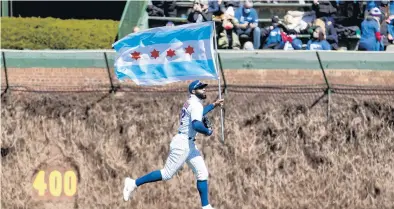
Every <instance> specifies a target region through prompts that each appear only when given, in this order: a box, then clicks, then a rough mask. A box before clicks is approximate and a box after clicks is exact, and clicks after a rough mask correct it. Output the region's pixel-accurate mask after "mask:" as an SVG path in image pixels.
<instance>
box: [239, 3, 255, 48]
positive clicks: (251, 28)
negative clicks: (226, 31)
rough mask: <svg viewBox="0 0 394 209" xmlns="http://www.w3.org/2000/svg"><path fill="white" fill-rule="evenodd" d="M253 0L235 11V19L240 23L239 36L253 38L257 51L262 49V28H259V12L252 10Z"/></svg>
mask: <svg viewBox="0 0 394 209" xmlns="http://www.w3.org/2000/svg"><path fill="white" fill-rule="evenodd" d="M252 7H253V3H252V1H251V0H245V2H244V4H243V6H241V7H240V8H238V9H237V10H236V11H235V18H237V20H238V22H239V27H238V28H237V34H238V35H239V37H240V38H243V39H249V38H252V37H253V46H254V48H255V49H259V48H260V38H261V37H260V28H259V26H258V22H259V17H258V15H257V11H256V10H255V9H254V8H252Z"/></svg>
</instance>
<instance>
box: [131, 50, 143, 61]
mask: <svg viewBox="0 0 394 209" xmlns="http://www.w3.org/2000/svg"><path fill="white" fill-rule="evenodd" d="M140 54H141V53H139V52H137V51H134V52H133V53H131V58H133V59H135V60H138V59H139V58H141V57H140Z"/></svg>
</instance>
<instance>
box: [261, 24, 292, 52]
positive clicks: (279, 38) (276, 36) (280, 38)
mask: <svg viewBox="0 0 394 209" xmlns="http://www.w3.org/2000/svg"><path fill="white" fill-rule="evenodd" d="M271 22H272V25H271V26H270V27H269V29H268V31H267V34H268V35H267V37H266V38H264V39H265V43H264V46H263V49H283V48H284V46H285V44H286V42H287V41H288V42H290V43H292V41H293V40H292V38H291V37H290V36H288V35H287V34H286V33H284V31H283V28H282V27H280V23H279V17H278V16H274V17H272V20H271Z"/></svg>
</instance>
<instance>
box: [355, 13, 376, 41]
mask: <svg viewBox="0 0 394 209" xmlns="http://www.w3.org/2000/svg"><path fill="white" fill-rule="evenodd" d="M376 32H380V29H379V23H378V22H377V21H376V20H375V19H372V18H367V19H366V20H364V21H363V22H362V23H361V39H360V41H362V40H368V39H371V40H374V41H375V40H376V36H375V33H376Z"/></svg>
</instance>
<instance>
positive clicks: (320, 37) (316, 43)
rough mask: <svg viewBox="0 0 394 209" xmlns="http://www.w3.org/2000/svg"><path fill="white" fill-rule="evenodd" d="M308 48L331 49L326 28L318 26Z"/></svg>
mask: <svg viewBox="0 0 394 209" xmlns="http://www.w3.org/2000/svg"><path fill="white" fill-rule="evenodd" d="M306 49H307V50H331V46H330V44H329V43H328V42H327V41H326V38H325V34H324V29H323V28H321V27H319V26H317V27H316V28H315V29H314V31H313V35H312V39H311V40H309V41H308V43H307V45H306Z"/></svg>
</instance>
